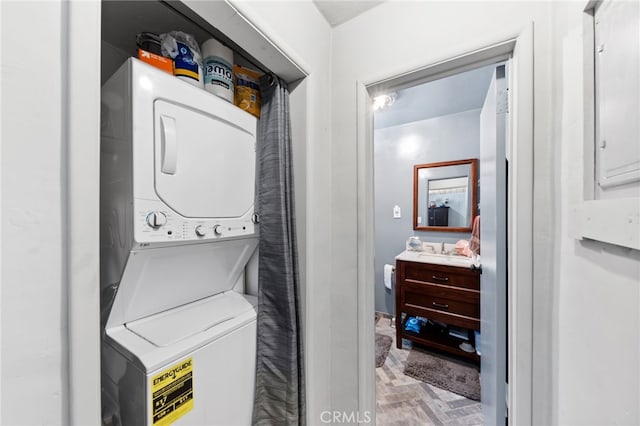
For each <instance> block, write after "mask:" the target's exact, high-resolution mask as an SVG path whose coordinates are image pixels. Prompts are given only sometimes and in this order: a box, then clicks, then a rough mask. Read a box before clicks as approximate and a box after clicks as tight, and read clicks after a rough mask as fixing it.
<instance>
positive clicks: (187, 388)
mask: <svg viewBox="0 0 640 426" xmlns="http://www.w3.org/2000/svg"><path fill="white" fill-rule="evenodd" d="M192 408H193V358H187V359H185V360H183V361H180V362H179V363H177V364H174V365H172V366H171V367H169V368H167V369H165V370H163V371H161V372H160V373H158V374H156V375H155V376H153V377H152V378H151V417H152V424H153V425H159V426H162V425H170V424H171V423H173V422H175V421H176V420H178V419H179V418H180V417H182V416H184V415H185V414H186V413H188V412H189V411H191V409H192Z"/></svg>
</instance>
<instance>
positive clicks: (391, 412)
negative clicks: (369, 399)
mask: <svg viewBox="0 0 640 426" xmlns="http://www.w3.org/2000/svg"><path fill="white" fill-rule="evenodd" d="M376 332H377V333H380V334H385V335H387V336H391V337H392V338H393V343H392V344H391V350H390V351H389V355H388V356H387V359H386V361H385V363H384V364H383V365H382V367H379V368H376V394H377V402H376V424H377V425H379V426H395V425H398V426H400V425H402V426H410V425H420V426H421V425H482V404H481V403H479V402H477V401H473V400H471V399H467V398H465V397H463V396H460V395H457V394H455V393H452V392H449V391H446V390H443V389H440V388H438V387H435V386H432V385H429V384H427V383H423V382H421V381H420V380H416V379H414V378H412V377H409V376H405V375H404V373H403V372H404V366H405V362H406V360H407V356H409V349H408V348H409V347H410V344H411V342H408V341H406V340H405V345H404V347H403V349H397V348H396V342H395V340H396V329H395V327H391V320H390V319H389V318H385V317H382V318H380V319H379V320H378V321H377V322H376Z"/></svg>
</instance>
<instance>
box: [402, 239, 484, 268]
mask: <svg viewBox="0 0 640 426" xmlns="http://www.w3.org/2000/svg"><path fill="white" fill-rule="evenodd" d="M422 248H423V251H414V250H405V251H403V252H402V253H400V254H399V255H398V256H396V259H397V260H406V261H409V262H422V263H433V264H437V265H445V266H456V267H462V268H470V267H471V265H475V266H479V265H478V264H476V263H475V262H474V260H473V259H472V258H469V257H466V256H463V255H460V254H458V252H457V251H456V246H455V244H448V243H445V245H444V253H440V250H441V249H442V244H441V243H428V242H425V243H423V244H422Z"/></svg>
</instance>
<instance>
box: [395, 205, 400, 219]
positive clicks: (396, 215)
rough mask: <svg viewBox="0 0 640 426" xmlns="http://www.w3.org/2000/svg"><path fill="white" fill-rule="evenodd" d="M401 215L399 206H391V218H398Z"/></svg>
mask: <svg viewBox="0 0 640 426" xmlns="http://www.w3.org/2000/svg"><path fill="white" fill-rule="evenodd" d="M401 217H402V213H401V212H400V206H394V207H393V218H394V219H400V218H401Z"/></svg>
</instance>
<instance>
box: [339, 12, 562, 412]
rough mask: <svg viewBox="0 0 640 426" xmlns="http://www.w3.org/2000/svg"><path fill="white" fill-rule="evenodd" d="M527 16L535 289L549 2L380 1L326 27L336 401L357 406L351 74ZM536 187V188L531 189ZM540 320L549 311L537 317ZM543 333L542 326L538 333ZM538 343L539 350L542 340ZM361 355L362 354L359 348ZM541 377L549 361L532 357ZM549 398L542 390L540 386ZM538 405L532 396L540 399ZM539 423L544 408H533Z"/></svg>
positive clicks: (543, 275)
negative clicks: (339, 384) (329, 42)
mask: <svg viewBox="0 0 640 426" xmlns="http://www.w3.org/2000/svg"><path fill="white" fill-rule="evenodd" d="M532 21H534V22H535V29H534V36H535V40H534V54H535V56H536V59H535V69H534V74H535V81H534V84H535V93H534V96H535V98H536V100H540V101H541V102H540V103H536V105H535V126H536V127H535V132H536V135H535V136H536V139H535V147H536V148H535V159H534V161H535V164H536V166H537V167H538V170H539V171H540V174H538V173H537V174H536V178H535V179H536V188H535V192H534V197H535V200H536V204H537V205H538V206H545V207H544V208H542V207H541V208H540V211H539V212H536V219H535V223H534V227H535V229H534V232H535V234H536V235H538V237H537V239H536V246H535V247H534V249H535V253H536V256H535V260H534V262H535V263H534V268H535V270H536V277H535V278H534V280H535V282H534V285H535V286H536V288H537V289H540V290H541V291H542V294H541V296H543V295H546V294H547V291H546V290H543V288H544V287H545V286H546V285H548V284H547V283H550V282H551V273H550V272H549V269H550V268H549V262H550V260H551V256H550V255H547V254H546V253H548V252H549V250H550V249H551V247H552V243H553V239H552V236H553V233H552V232H550V231H552V230H553V227H552V226H551V224H552V222H551V220H552V217H551V212H550V211H549V209H548V204H549V203H548V202H547V200H548V199H549V198H550V194H551V192H550V191H549V190H548V189H547V181H548V180H550V179H551V177H552V174H551V173H550V172H549V170H550V169H551V164H550V161H551V157H550V156H549V149H550V146H551V141H550V140H549V137H548V136H549V134H550V130H549V127H550V126H549V123H550V120H551V118H552V117H551V114H550V112H549V111H548V109H549V108H548V106H547V105H546V103H545V102H544V101H543V100H544V99H548V96H549V95H548V94H549V92H550V91H551V89H552V81H551V73H550V71H551V70H550V67H549V62H548V60H549V59H550V52H551V50H550V46H549V42H550V39H549V33H550V4H549V3H543V2H468V3H462V2H393V1H392V2H385V3H383V4H382V5H380V6H377V7H375V8H374V9H372V10H370V11H369V12H367V13H365V14H363V15H361V16H359V17H357V18H355V19H354V20H352V21H349V22H347V23H345V24H343V25H341V26H339V27H337V28H335V30H334V33H333V53H334V55H333V76H334V77H333V99H332V101H333V106H334V107H333V110H332V114H333V141H332V142H333V153H332V154H333V162H332V164H333V204H334V205H335V206H340V208H339V209H338V208H336V209H334V222H333V231H334V232H333V235H334V239H333V259H334V262H333V268H334V269H333V274H334V280H333V292H332V294H333V298H332V313H333V315H332V316H331V318H332V326H333V328H334V329H336V330H338V329H339V330H340V332H339V333H338V332H336V333H335V334H334V335H333V336H332V337H333V340H332V348H333V351H334V352H333V355H332V382H333V381H337V380H342V381H343V382H346V383H347V385H345V386H344V387H343V391H341V392H334V393H333V396H334V404H335V406H336V407H338V409H345V410H353V409H355V408H356V407H357V399H356V395H357V390H358V389H357V371H358V356H359V355H358V353H357V350H356V349H355V348H354V344H353V341H352V340H351V337H352V336H354V335H356V333H357V327H356V319H357V317H356V306H357V296H358V295H357V289H356V283H357V279H356V278H357V271H356V268H357V264H356V253H357V243H358V241H357V235H356V231H357V227H356V223H357V216H358V212H357V209H356V202H357V200H356V182H357V180H356V165H357V161H356V96H355V95H356V91H355V90H354V86H355V85H356V82H357V81H362V82H364V83H365V84H369V83H374V82H377V81H380V80H382V79H384V78H389V77H393V76H395V75H399V74H401V73H404V72H407V71H409V70H412V69H418V68H421V67H424V66H426V65H430V64H434V63H437V62H439V61H442V60H446V59H448V58H452V57H455V56H458V55H460V54H464V53H467V52H471V51H474V50H477V49H479V48H483V47H486V46H488V45H491V44H493V43H497V42H501V41H504V40H506V39H508V38H512V37H514V36H516V35H518V34H519V33H520V32H521V31H522V30H523V29H524V28H525V27H526V26H527V25H528V24H530V23H531V22H532ZM539 188H544V190H540V189H539ZM539 321H540V324H541V326H542V327H545V326H546V325H547V324H548V323H549V320H548V319H547V318H540V319H539ZM546 335H547V334H544V336H546ZM536 348H537V350H540V351H543V352H548V351H549V350H550V348H549V343H548V342H546V341H545V340H544V339H542V340H541V341H540V342H538V345H537V346H536ZM361 356H363V355H361ZM535 367H536V368H537V372H538V373H540V376H541V377H546V376H548V374H547V371H548V369H549V368H550V365H549V363H543V364H539V365H537V366H535ZM540 394H542V395H545V400H544V402H545V403H548V402H549V401H548V399H547V395H549V389H547V388H545V389H542V392H540ZM544 405H545V404H540V406H544ZM536 415H537V416H540V417H539V419H541V420H538V422H539V423H548V421H547V419H548V413H547V412H546V410H545V409H543V408H541V409H540V410H538V411H537V413H536Z"/></svg>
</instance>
